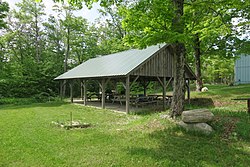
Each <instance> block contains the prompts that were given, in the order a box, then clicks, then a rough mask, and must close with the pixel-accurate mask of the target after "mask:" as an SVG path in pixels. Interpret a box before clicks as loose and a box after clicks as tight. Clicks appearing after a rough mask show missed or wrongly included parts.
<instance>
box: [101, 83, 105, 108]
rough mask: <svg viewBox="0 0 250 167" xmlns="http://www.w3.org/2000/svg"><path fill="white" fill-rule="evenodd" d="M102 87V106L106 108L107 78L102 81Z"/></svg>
mask: <svg viewBox="0 0 250 167" xmlns="http://www.w3.org/2000/svg"><path fill="white" fill-rule="evenodd" d="M101 88H102V108H103V109H104V108H105V79H103V80H102V83H101Z"/></svg>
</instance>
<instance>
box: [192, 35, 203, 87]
mask: <svg viewBox="0 0 250 167" xmlns="http://www.w3.org/2000/svg"><path fill="white" fill-rule="evenodd" d="M200 43H201V42H200V39H199V35H198V34H195V37H194V52H195V54H194V57H195V75H196V77H197V78H196V79H197V80H196V91H198V92H200V91H201V89H202V87H203V84H202V78H201V48H200Z"/></svg>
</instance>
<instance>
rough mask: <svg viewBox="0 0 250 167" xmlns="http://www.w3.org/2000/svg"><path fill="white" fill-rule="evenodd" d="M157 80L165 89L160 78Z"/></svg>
mask: <svg viewBox="0 0 250 167" xmlns="http://www.w3.org/2000/svg"><path fill="white" fill-rule="evenodd" d="M156 78H157V79H158V81H159V83H160V84H161V86H162V87H163V85H164V84H163V82H162V81H161V79H160V78H159V77H156Z"/></svg>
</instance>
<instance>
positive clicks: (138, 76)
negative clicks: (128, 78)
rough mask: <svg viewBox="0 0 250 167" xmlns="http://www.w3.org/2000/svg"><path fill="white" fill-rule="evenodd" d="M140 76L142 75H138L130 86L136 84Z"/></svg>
mask: <svg viewBox="0 0 250 167" xmlns="http://www.w3.org/2000/svg"><path fill="white" fill-rule="evenodd" d="M139 77H140V76H139V75H137V76H136V78H135V79H134V80H133V82H132V83H131V85H130V88H131V87H132V86H133V85H134V84H135V82H136V81H137V79H138V78H139Z"/></svg>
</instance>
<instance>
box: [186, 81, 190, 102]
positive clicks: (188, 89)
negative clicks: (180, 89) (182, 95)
mask: <svg viewBox="0 0 250 167" xmlns="http://www.w3.org/2000/svg"><path fill="white" fill-rule="evenodd" d="M187 81H188V82H187V97H188V104H190V79H188V80H187Z"/></svg>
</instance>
